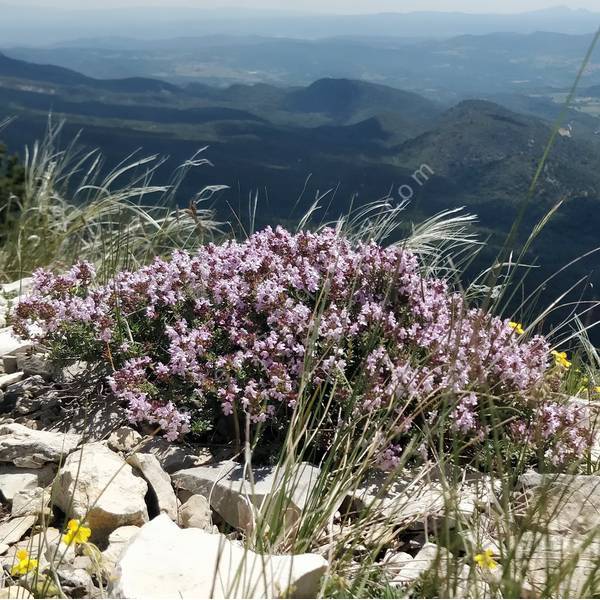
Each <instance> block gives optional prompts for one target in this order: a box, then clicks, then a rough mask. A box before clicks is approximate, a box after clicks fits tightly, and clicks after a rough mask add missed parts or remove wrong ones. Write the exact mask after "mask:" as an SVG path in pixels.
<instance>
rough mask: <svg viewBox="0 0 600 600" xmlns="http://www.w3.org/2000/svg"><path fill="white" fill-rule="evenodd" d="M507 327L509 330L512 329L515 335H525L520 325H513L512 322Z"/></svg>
mask: <svg viewBox="0 0 600 600" xmlns="http://www.w3.org/2000/svg"><path fill="white" fill-rule="evenodd" d="M508 326H509V327H510V328H511V329H514V330H515V331H516V332H517V335H523V334H524V333H525V330H524V329H523V325H522V324H521V323H515V322H514V321H511V322H510V323H509V324H508Z"/></svg>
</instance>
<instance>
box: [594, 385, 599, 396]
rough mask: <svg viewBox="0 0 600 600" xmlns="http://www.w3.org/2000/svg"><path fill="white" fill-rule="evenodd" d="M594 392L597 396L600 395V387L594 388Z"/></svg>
mask: <svg viewBox="0 0 600 600" xmlns="http://www.w3.org/2000/svg"><path fill="white" fill-rule="evenodd" d="M594 392H596V394H600V386H596V387H595V388H594Z"/></svg>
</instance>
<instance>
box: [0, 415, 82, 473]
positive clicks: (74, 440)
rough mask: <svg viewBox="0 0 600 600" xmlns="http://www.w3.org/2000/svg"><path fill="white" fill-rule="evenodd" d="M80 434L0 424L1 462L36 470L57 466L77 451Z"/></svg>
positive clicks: (16, 424)
mask: <svg viewBox="0 0 600 600" xmlns="http://www.w3.org/2000/svg"><path fill="white" fill-rule="evenodd" d="M80 440H81V437H80V436H79V435H73V434H67V433H57V432H53V431H39V430H36V429H30V428H28V427H25V426H24V425H19V424H18V423H7V424H3V425H0V462H12V463H14V464H15V465H16V466H17V467H24V468H33V469H39V468H40V467H42V466H44V465H45V464H46V463H57V462H59V461H60V460H62V458H64V457H65V456H66V455H67V454H70V453H71V452H73V450H75V448H77V446H78V444H79V442H80Z"/></svg>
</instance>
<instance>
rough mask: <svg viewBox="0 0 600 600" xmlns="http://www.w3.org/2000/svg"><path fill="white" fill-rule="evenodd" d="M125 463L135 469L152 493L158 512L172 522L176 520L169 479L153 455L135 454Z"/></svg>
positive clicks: (172, 492)
mask: <svg viewBox="0 0 600 600" xmlns="http://www.w3.org/2000/svg"><path fill="white" fill-rule="evenodd" d="M127 462H128V463H129V464H130V465H131V466H132V467H134V468H135V469H137V470H138V471H139V472H140V473H141V474H142V476H143V477H144V479H145V480H146V481H147V482H148V485H149V486H150V489H151V490H152V491H153V492H154V495H155V497H156V501H157V504H158V510H159V512H162V513H165V514H166V515H168V516H169V517H170V518H171V519H173V521H176V520H177V496H175V492H174V491H173V486H172V485H171V477H170V476H169V474H168V473H165V471H163V469H162V467H161V466H160V463H159V462H158V459H157V458H156V456H154V454H142V453H141V452H136V453H135V454H133V455H131V456H130V457H129V458H128V459H127Z"/></svg>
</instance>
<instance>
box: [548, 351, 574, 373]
mask: <svg viewBox="0 0 600 600" xmlns="http://www.w3.org/2000/svg"><path fill="white" fill-rule="evenodd" d="M551 354H552V356H554V362H555V363H556V365H557V366H560V367H564V368H565V369H568V368H569V367H570V366H571V361H570V360H568V359H567V353H566V352H557V351H556V350H552V353H551Z"/></svg>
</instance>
